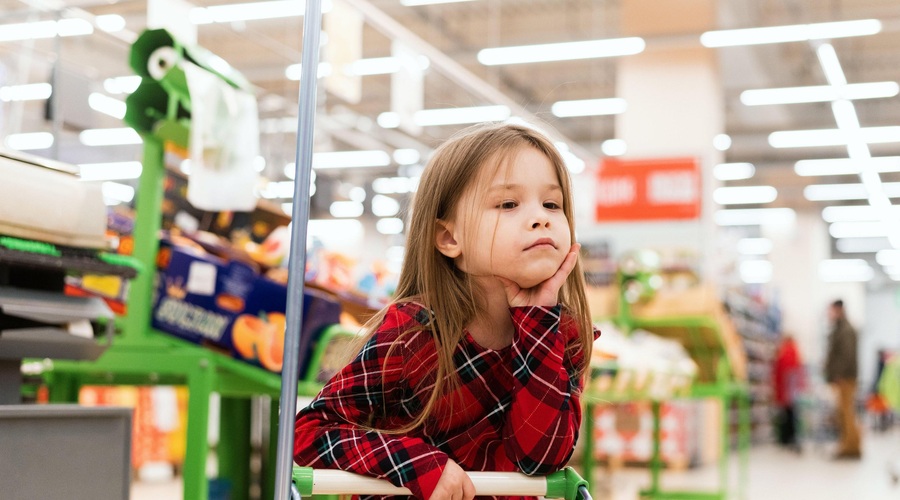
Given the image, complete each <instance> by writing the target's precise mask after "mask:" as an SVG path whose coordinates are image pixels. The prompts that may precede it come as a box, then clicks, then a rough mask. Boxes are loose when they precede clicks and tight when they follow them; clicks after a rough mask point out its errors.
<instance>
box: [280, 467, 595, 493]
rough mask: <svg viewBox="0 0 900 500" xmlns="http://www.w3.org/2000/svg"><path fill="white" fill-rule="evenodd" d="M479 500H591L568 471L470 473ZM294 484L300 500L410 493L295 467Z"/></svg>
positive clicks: (585, 485)
mask: <svg viewBox="0 0 900 500" xmlns="http://www.w3.org/2000/svg"><path fill="white" fill-rule="evenodd" d="M468 474H469V478H470V479H471V480H472V484H473V485H474V486H475V494H476V495H477V496H542V497H546V498H564V499H566V500H577V498H578V497H579V495H580V496H581V498H582V499H583V500H590V494H589V493H588V483H587V481H585V480H584V479H583V478H582V477H581V476H579V475H578V473H577V472H575V469H573V468H571V467H566V468H565V469H563V470H561V471H558V472H554V473H552V474H550V475H547V476H526V475H525V474H522V473H520V472H469V473H468ZM293 481H294V485H295V486H296V488H297V491H298V492H299V493H300V495H301V496H309V495H409V494H410V491H409V490H408V489H406V488H403V487H400V486H394V485H393V484H391V483H390V482H388V481H387V480H384V479H376V478H373V477H368V476H362V475H359V474H354V473H352V472H346V471H341V470H330V469H313V468H312V467H294V471H293Z"/></svg>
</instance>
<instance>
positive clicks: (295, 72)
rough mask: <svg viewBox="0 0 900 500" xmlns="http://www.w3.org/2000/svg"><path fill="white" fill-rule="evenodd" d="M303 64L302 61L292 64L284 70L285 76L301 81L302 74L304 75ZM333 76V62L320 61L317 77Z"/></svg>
mask: <svg viewBox="0 0 900 500" xmlns="http://www.w3.org/2000/svg"><path fill="white" fill-rule="evenodd" d="M302 71H303V65H301V64H300V63H297V64H291V65H290V66H288V67H287V68H285V70H284V76H285V78H287V79H288V80H293V81H295V82H297V81H300V76H301V75H302ZM328 76H331V63H328V62H320V63H319V66H318V67H317V68H316V78H325V77H328Z"/></svg>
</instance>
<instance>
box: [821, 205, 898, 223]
mask: <svg viewBox="0 0 900 500" xmlns="http://www.w3.org/2000/svg"><path fill="white" fill-rule="evenodd" d="M888 209H889V210H890V211H891V212H894V213H895V215H897V216H900V207H889V208H888ZM881 215H882V213H881V210H880V209H879V208H877V207H873V206H871V205H839V206H833V207H825V208H824V209H823V210H822V219H824V220H825V222H860V221H876V220H881Z"/></svg>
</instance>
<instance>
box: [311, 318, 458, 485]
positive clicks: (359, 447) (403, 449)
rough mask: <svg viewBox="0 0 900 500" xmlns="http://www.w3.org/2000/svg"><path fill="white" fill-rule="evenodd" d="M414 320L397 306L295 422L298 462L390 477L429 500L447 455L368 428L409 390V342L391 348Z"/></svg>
mask: <svg viewBox="0 0 900 500" xmlns="http://www.w3.org/2000/svg"><path fill="white" fill-rule="evenodd" d="M411 321H413V318H411V317H409V316H407V315H404V314H401V313H400V312H398V311H397V310H396V309H392V310H391V311H389V312H388V314H387V315H386V316H385V321H384V322H383V323H382V325H381V326H380V327H379V329H378V331H377V332H376V333H375V335H374V336H373V337H372V338H371V339H370V340H369V342H367V343H366V345H365V346H364V347H363V349H362V350H361V351H360V353H359V354H358V355H357V356H356V358H355V359H354V360H353V361H351V362H350V363H349V364H348V365H347V366H345V367H344V368H343V369H342V370H341V371H340V372H338V373H337V374H336V375H335V376H334V377H333V378H332V379H331V380H330V381H329V382H328V383H327V384H326V385H325V387H324V388H323V389H322V391H321V392H320V393H319V395H318V396H316V398H315V399H314V400H313V402H312V403H311V404H310V405H309V406H308V407H306V408H304V409H302V410H301V411H300V412H299V413H298V415H297V418H296V420H295V422H294V461H295V462H296V463H297V464H299V465H304V466H311V467H319V468H329V469H340V470H346V471H350V472H355V473H357V474H363V475H366V476H373V477H377V478H382V479H387V480H389V481H390V482H391V483H392V484H394V485H396V486H405V487H407V488H409V490H410V491H411V492H412V493H413V495H414V496H415V497H417V498H420V499H426V500H427V499H428V498H429V497H430V496H431V494H432V492H433V491H434V488H435V486H436V485H437V482H438V480H439V479H440V477H441V474H442V472H443V467H444V465H445V464H446V463H447V455H446V454H445V453H443V452H441V451H439V450H438V449H437V448H435V447H434V446H432V445H430V444H428V443H426V442H425V441H424V440H422V439H420V438H417V437H410V436H406V435H400V434H389V433H381V432H377V431H372V430H368V429H367V428H366V424H368V425H369V426H372V425H374V424H373V423H372V422H378V421H383V420H381V418H383V417H385V415H384V412H385V409H391V410H392V411H396V408H398V407H400V402H399V401H400V399H401V398H402V395H403V394H404V393H407V394H408V391H407V390H406V388H405V384H406V383H405V381H404V376H403V366H404V365H403V356H404V353H403V351H404V346H403V345H402V344H401V345H395V346H394V348H393V349H392V348H391V346H392V344H394V341H396V339H397V336H398V335H399V333H400V332H403V331H405V330H406V329H408V327H409V326H410V325H411V324H412V323H411Z"/></svg>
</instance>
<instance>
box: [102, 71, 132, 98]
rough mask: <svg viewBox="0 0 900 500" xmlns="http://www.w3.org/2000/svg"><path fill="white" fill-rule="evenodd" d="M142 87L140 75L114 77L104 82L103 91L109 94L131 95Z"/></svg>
mask: <svg viewBox="0 0 900 500" xmlns="http://www.w3.org/2000/svg"><path fill="white" fill-rule="evenodd" d="M140 85H141V77H140V76H138V75H129V76H114V77H111V78H107V79H106V80H103V90H105V91H106V92H107V93H109V94H130V93H132V92H134V91H135V90H137V88H138V87H139V86H140Z"/></svg>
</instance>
